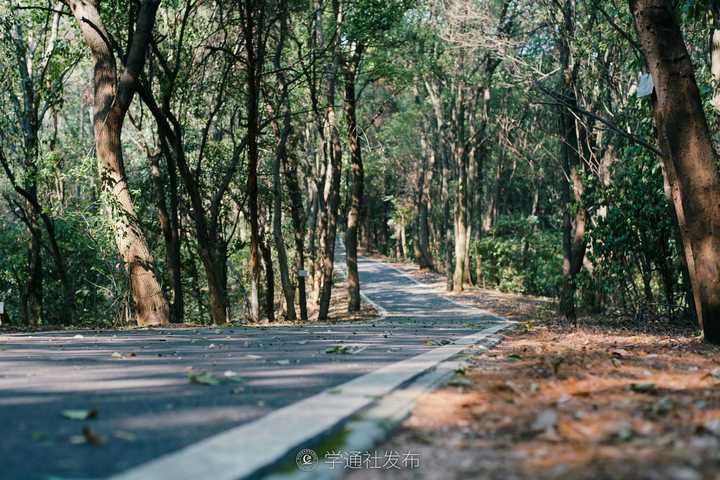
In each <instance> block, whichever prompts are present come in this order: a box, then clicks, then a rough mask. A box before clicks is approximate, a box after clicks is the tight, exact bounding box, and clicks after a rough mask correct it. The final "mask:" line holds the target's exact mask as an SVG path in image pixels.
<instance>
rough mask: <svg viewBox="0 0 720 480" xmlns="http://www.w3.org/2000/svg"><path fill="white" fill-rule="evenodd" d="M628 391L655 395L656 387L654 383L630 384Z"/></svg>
mask: <svg viewBox="0 0 720 480" xmlns="http://www.w3.org/2000/svg"><path fill="white" fill-rule="evenodd" d="M630 390H632V391H633V392H636V393H656V392H657V385H655V384H654V383H631V384H630Z"/></svg>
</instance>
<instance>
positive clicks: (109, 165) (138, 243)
mask: <svg viewBox="0 0 720 480" xmlns="http://www.w3.org/2000/svg"><path fill="white" fill-rule="evenodd" d="M67 1H68V4H69V6H70V10H71V11H72V13H73V16H74V17H75V19H76V20H77V23H78V27H79V28H80V31H81V32H82V35H83V38H84V40H85V44H86V45H87V47H88V48H89V49H90V52H91V54H92V58H93V62H94V75H93V87H94V106H95V113H94V121H93V126H94V128H95V145H96V151H97V160H98V170H99V175H100V180H101V182H102V186H103V190H104V191H105V193H106V194H107V196H108V202H109V204H108V208H109V211H110V213H109V214H110V217H111V219H112V223H113V229H114V234H115V242H116V243H117V247H118V250H119V252H120V255H121V257H122V258H123V261H124V263H125V268H126V269H127V272H128V274H129V276H130V285H131V289H132V294H133V300H134V304H135V309H136V315H137V323H138V325H141V326H147V325H163V324H166V323H168V321H169V307H168V303H167V300H166V299H165V297H164V296H163V293H162V289H161V288H160V283H159V281H158V279H157V275H156V273H155V268H154V259H153V256H152V254H151V253H150V250H149V248H148V245H147V241H146V239H145V234H144V232H143V228H142V225H141V223H140V220H139V219H138V217H137V215H136V213H135V207H134V205H133V200H132V197H131V196H130V191H129V187H128V181H127V176H126V174H125V166H124V164H123V152H122V127H123V121H124V119H125V115H126V114H127V111H128V109H129V108H130V103H131V102H132V99H133V96H134V94H135V89H136V86H137V82H138V78H139V76H140V74H141V72H142V69H143V66H144V65H145V57H146V53H147V50H148V47H149V45H150V38H151V36H152V28H153V25H154V23H155V15H156V13H157V9H158V6H159V4H160V2H159V0H144V1H143V2H142V3H141V5H140V8H139V10H138V13H137V20H136V23H135V27H134V32H133V35H132V38H131V42H130V44H129V45H128V50H127V59H126V61H125V66H124V69H123V70H122V72H120V73H118V68H117V63H116V58H115V53H114V51H113V45H112V44H111V43H110V42H111V40H110V37H109V36H108V33H107V30H106V29H105V26H104V25H103V21H102V19H101V18H100V11H99V5H98V3H97V0H88V1H80V0H67Z"/></svg>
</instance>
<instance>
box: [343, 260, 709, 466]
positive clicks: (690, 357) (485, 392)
mask: <svg viewBox="0 0 720 480" xmlns="http://www.w3.org/2000/svg"><path fill="white" fill-rule="evenodd" d="M395 266H396V267H397V268H400V269H402V270H404V271H406V272H408V273H410V274H411V275H413V276H414V277H415V278H416V279H418V280H419V281H423V282H426V283H428V284H431V285H433V286H435V287H436V288H438V289H439V290H442V289H444V278H443V277H442V276H439V275H437V274H433V273H429V272H421V271H419V270H418V269H417V268H416V267H413V266H410V265H407V264H402V263H395ZM451 296H452V297H453V298H454V299H456V300H458V301H460V302H467V303H472V304H474V305H476V306H478V307H480V308H484V309H486V310H490V311H492V312H494V313H497V314H499V315H502V316H505V317H507V318H510V319H512V320H516V321H518V322H519V324H518V327H517V328H516V329H515V330H514V331H512V332H510V333H508V334H507V336H506V338H505V339H504V340H503V342H502V343H501V344H500V345H499V346H498V347H497V348H495V349H493V350H492V351H490V352H486V353H484V354H479V355H476V356H474V357H473V358H471V359H470V362H469V367H468V368H467V369H465V371H463V372H458V374H456V376H455V378H454V379H453V380H452V381H451V382H450V383H449V384H448V386H446V387H444V388H442V389H440V390H437V391H435V392H433V393H431V394H429V395H426V396H425V397H423V398H422V399H421V400H420V401H419V403H418V405H417V407H416V408H415V411H414V413H413V414H412V416H411V417H410V418H408V419H407V420H406V421H405V422H404V424H403V425H402V427H401V428H400V429H399V430H398V431H396V433H395V434H394V435H393V436H392V437H391V438H390V439H389V440H388V441H387V442H385V443H384V444H383V445H381V446H380V447H378V448H377V453H378V454H379V455H381V456H382V454H383V452H387V451H398V452H408V451H412V452H415V453H418V454H419V455H420V458H421V468H419V469H405V470H403V469H400V470H392V471H388V470H383V469H374V470H359V471H356V472H353V474H352V475H350V477H349V478H351V479H352V480H370V479H378V478H401V479H403V478H408V479H410V478H413V479H415V478H421V479H438V480H441V479H442V480H449V479H498V480H500V479H502V480H508V479H673V480H700V479H719V478H720V473H718V472H720V448H719V447H720V349H719V348H718V347H713V346H709V345H705V344H703V343H702V342H701V339H700V338H699V337H698V336H697V334H696V329H695V328H694V327H693V326H691V325H677V324H674V323H672V322H669V321H666V320H663V319H649V320H643V321H642V325H638V323H640V322H638V321H633V320H632V319H627V318H621V317H618V318H609V317H604V316H592V317H583V318H581V319H580V320H579V322H578V324H579V326H577V327H576V326H573V325H567V324H566V323H564V322H562V321H560V320H558V317H557V316H556V315H555V313H554V311H555V306H554V304H553V302H552V301H550V300H548V299H543V298H535V297H529V296H523V295H512V294H505V293H500V292H495V291H491V290H484V289H475V288H473V289H469V290H468V291H466V292H464V293H463V294H460V295H451Z"/></svg>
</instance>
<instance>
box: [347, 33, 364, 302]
mask: <svg viewBox="0 0 720 480" xmlns="http://www.w3.org/2000/svg"><path fill="white" fill-rule="evenodd" d="M364 48H365V47H364V45H363V44H362V43H358V44H357V45H356V46H355V51H354V52H353V56H352V58H351V60H350V62H349V63H348V64H347V65H345V72H344V73H345V122H346V123H347V129H348V146H349V148H350V175H351V184H352V187H351V193H350V195H351V199H350V209H349V211H348V216H347V231H346V232H345V260H346V263H347V289H348V312H358V311H360V275H359V274H358V266H357V248H358V226H359V225H360V222H361V219H360V214H361V212H362V204H363V189H364V176H365V175H364V170H363V160H362V150H361V148H360V135H359V132H358V126H357V117H356V107H357V98H356V95H355V78H356V76H357V70H358V67H359V65H360V59H361V58H362V53H363V50H364Z"/></svg>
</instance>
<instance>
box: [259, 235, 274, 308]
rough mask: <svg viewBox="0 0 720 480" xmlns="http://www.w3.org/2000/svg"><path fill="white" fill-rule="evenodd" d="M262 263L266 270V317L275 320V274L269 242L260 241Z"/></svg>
mask: <svg viewBox="0 0 720 480" xmlns="http://www.w3.org/2000/svg"><path fill="white" fill-rule="evenodd" d="M260 251H261V252H262V260H263V261H262V263H263V268H264V270H265V316H266V317H267V319H268V321H270V322H272V321H273V320H275V272H274V270H273V261H272V249H271V247H270V242H269V241H264V240H261V241H260Z"/></svg>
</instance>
